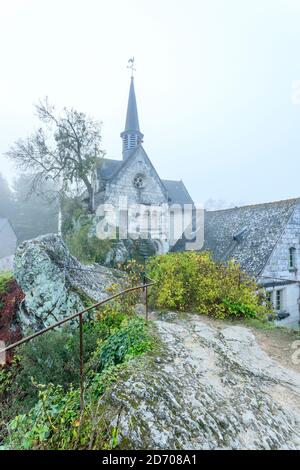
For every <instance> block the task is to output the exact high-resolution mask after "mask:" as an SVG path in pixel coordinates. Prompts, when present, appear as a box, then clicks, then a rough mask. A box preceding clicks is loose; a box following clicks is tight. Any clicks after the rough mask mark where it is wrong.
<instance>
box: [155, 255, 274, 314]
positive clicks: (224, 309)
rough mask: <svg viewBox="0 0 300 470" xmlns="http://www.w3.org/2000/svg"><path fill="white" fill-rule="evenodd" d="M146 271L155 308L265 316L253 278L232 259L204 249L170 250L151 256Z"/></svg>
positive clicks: (263, 305) (265, 305) (262, 301)
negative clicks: (218, 260) (218, 259)
mask: <svg viewBox="0 0 300 470" xmlns="http://www.w3.org/2000/svg"><path fill="white" fill-rule="evenodd" d="M147 269H148V275H149V276H150V277H151V278H153V279H154V280H156V281H157V284H156V285H155V286H153V287H152V289H151V302H152V304H153V305H154V306H155V307H156V308H160V309H172V308H173V309H177V310H181V311H196V312H199V313H203V314H208V315H212V316H214V317H218V318H226V317H247V318H254V317H264V316H265V315H266V314H267V313H269V309H268V307H267V304H266V302H265V299H262V297H261V295H258V293H257V291H258V286H257V284H256V283H255V280H254V279H252V278H250V277H249V276H247V275H246V274H245V273H243V272H241V270H240V268H239V266H238V265H237V264H235V263H234V262H233V261H232V262H229V263H228V264H226V265H225V264H222V263H216V262H214V261H213V260H212V258H211V255H210V254H209V253H207V252H203V253H197V252H192V251H190V252H184V253H169V254H166V255H162V256H157V257H155V258H151V259H150V260H149V262H148V267H147Z"/></svg>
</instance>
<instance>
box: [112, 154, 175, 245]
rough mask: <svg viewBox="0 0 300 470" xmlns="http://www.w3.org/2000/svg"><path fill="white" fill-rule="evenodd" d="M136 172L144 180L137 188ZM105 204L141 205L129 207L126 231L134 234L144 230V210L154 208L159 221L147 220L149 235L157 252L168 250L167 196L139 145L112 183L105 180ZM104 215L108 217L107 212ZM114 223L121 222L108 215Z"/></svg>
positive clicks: (116, 205)
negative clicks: (154, 241)
mask: <svg viewBox="0 0 300 470" xmlns="http://www.w3.org/2000/svg"><path fill="white" fill-rule="evenodd" d="M137 175H142V176H143V179H144V184H143V187H142V188H141V189H137V188H136V187H135V186H134V178H135V177H136V176H137ZM105 203H106V204H110V205H112V206H114V207H118V208H120V206H121V208H122V205H123V204H124V208H127V204H128V205H129V206H131V207H133V206H135V205H141V206H140V207H139V209H138V206H137V208H136V210H134V207H133V210H132V213H131V215H130V217H129V219H128V230H129V232H130V234H131V233H136V234H137V236H139V233H142V232H146V233H148V231H149V230H148V222H147V220H145V219H146V218H147V215H146V214H147V212H148V211H150V212H151V213H152V214H153V212H154V211H155V210H156V212H157V214H159V213H160V214H161V215H160V214H159V217H160V220H159V223H156V224H155V223H154V221H153V218H152V219H151V221H152V222H151V224H152V225H151V228H150V233H151V238H152V239H155V240H157V241H158V242H157V243H158V244H159V245H158V248H157V251H158V252H160V253H164V252H167V251H168V250H169V242H168V240H169V234H168V223H167V222H168V219H167V216H168V200H167V195H166V193H165V190H164V188H163V186H162V184H161V182H160V179H159V177H158V175H157V174H156V172H155V170H154V168H153V166H152V164H151V163H150V161H149V159H148V157H147V156H146V154H145V152H144V150H143V149H142V148H140V149H139V151H137V152H136V154H135V156H134V157H133V158H132V159H131V160H130V162H128V165H127V166H125V168H123V169H122V170H121V172H120V174H119V175H118V176H117V177H116V178H114V180H113V181H112V182H109V183H107V185H106V191H105ZM125 205H126V206H125ZM137 214H139V215H137ZM106 216H107V217H106V218H108V219H109V216H108V214H106ZM114 222H115V223H116V225H122V222H121V221H120V220H118V219H114V218H111V224H112V225H114ZM136 227H140V232H136ZM132 231H133V232H132Z"/></svg>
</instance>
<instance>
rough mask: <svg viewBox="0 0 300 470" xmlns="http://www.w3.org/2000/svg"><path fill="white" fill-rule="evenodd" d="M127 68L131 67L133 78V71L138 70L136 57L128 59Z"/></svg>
mask: <svg viewBox="0 0 300 470" xmlns="http://www.w3.org/2000/svg"><path fill="white" fill-rule="evenodd" d="M127 68H128V69H131V78H133V72H134V71H135V70H136V68H135V67H134V57H131V59H129V60H128V65H127Z"/></svg>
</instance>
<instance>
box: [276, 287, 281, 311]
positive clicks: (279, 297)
mask: <svg viewBox="0 0 300 470" xmlns="http://www.w3.org/2000/svg"><path fill="white" fill-rule="evenodd" d="M276 310H282V290H277V291H276Z"/></svg>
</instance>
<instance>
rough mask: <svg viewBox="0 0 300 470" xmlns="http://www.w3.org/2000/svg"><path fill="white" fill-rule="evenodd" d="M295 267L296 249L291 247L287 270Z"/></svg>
mask: <svg viewBox="0 0 300 470" xmlns="http://www.w3.org/2000/svg"><path fill="white" fill-rule="evenodd" d="M295 267H296V248H294V247H293V246H292V247H291V248H289V268H290V269H294V268H295Z"/></svg>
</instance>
